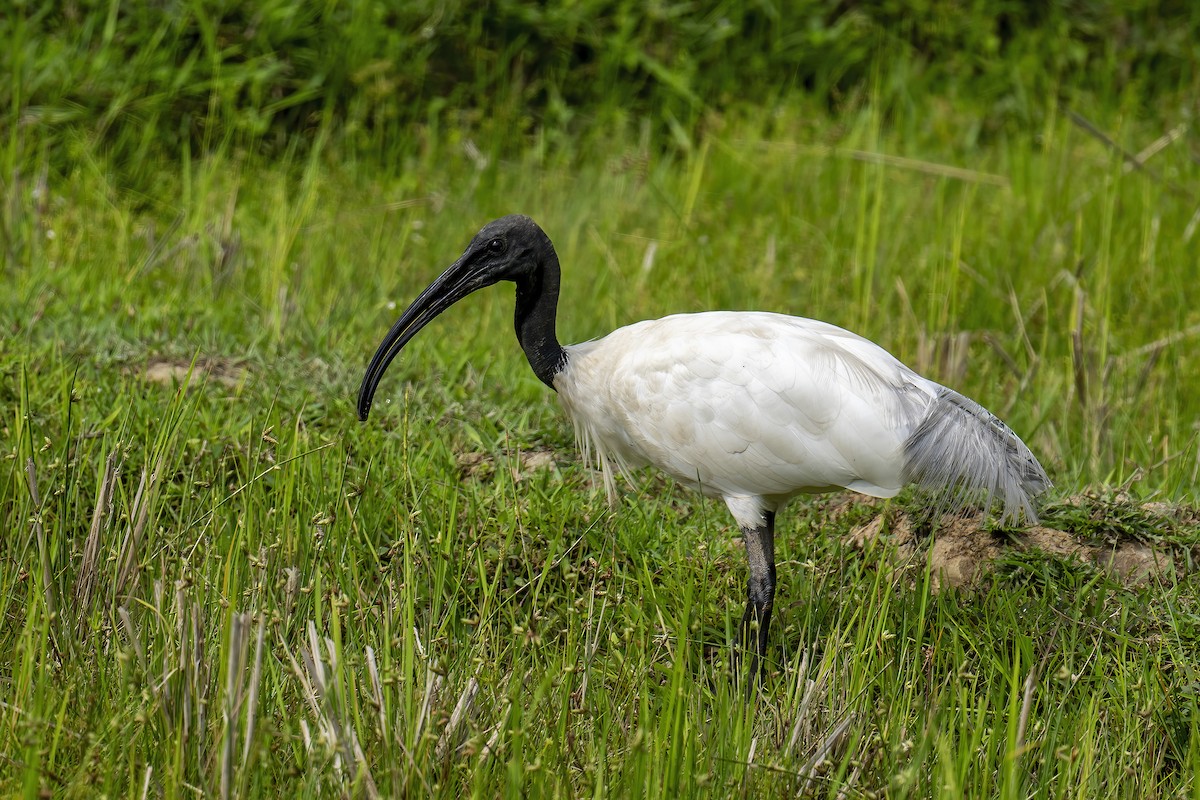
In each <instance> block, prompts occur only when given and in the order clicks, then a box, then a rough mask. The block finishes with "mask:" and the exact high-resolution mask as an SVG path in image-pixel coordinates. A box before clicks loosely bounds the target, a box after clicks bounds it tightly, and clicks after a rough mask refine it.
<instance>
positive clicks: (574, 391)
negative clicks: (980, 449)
mask: <svg viewBox="0 0 1200 800" xmlns="http://www.w3.org/2000/svg"><path fill="white" fill-rule="evenodd" d="M555 388H557V389H558V391H559V394H560V397H561V398H562V402H563V405H564V407H565V408H566V410H567V412H568V414H569V415H570V416H571V418H572V420H573V421H574V423H575V425H576V430H577V433H578V434H579V438H580V440H581V444H582V445H583V446H584V448H585V450H587V449H591V450H594V451H596V452H597V453H598V454H599V455H600V456H601V457H602V459H604V458H607V459H609V460H612V461H614V462H616V464H617V465H618V466H621V465H629V466H640V465H643V464H652V465H654V466H656V467H658V468H659V469H662V470H663V471H665V472H667V473H668V474H670V475H672V476H673V477H675V478H676V479H678V480H680V481H682V482H684V483H687V484H690V485H693V486H696V487H698V488H700V489H701V490H702V491H704V492H705V493H706V494H710V495H713V496H724V497H729V496H738V495H756V496H761V497H766V498H772V499H774V500H778V501H781V500H783V499H786V498H787V497H789V496H791V495H793V494H796V493H798V492H814V491H828V490H832V489H838V488H849V489H853V490H856V491H859V492H863V493H865V494H869V495H874V496H878V497H890V496H893V495H895V494H896V493H897V492H898V491H899V489H900V487H901V486H903V485H904V484H905V483H906V482H907V481H908V479H909V476H907V475H906V474H905V458H904V452H905V443H906V442H907V440H908V439H909V437H910V436H911V434H912V433H913V431H914V430H916V429H917V426H918V425H920V423H921V421H922V420H923V419H924V418H925V417H926V416H927V412H928V410H929V408H930V406H931V405H932V404H933V403H934V402H935V401H936V398H937V394H938V390H939V389H940V388H941V387H939V386H938V385H937V384H936V383H934V382H932V381H929V380H927V379H925V378H923V377H921V376H920V375H918V374H916V373H915V372H913V371H912V370H911V369H909V368H908V367H906V366H904V365H903V364H902V363H900V362H899V361H897V360H896V359H895V358H893V357H892V356H891V355H890V354H888V353H887V351H885V350H883V349H882V348H880V347H879V346H878V345H876V344H874V343H872V342H870V341H868V340H867V339H864V338H862V337H860V336H856V335H855V334H852V333H850V332H848V331H845V330H843V329H841V328H838V327H836V326H833V325H829V324H827V323H823V322H818V321H815V320H809V319H803V318H799V317H790V316H786V315H781V314H770V313H763V312H707V313H701V314H680V315H675V316H670V317H664V318H662V319H657V320H650V321H646V322H639V323H636V324H633V325H629V326H627V327H624V328H620V329H618V330H616V331H614V332H613V333H611V334H609V335H608V336H606V337H604V338H603V339H598V340H595V341H592V342H586V343H584V344H581V345H576V346H574V347H569V348H567V366H566V369H565V370H564V371H563V373H562V374H561V375H560V376H559V377H558V378H557V379H556V380H555Z"/></svg>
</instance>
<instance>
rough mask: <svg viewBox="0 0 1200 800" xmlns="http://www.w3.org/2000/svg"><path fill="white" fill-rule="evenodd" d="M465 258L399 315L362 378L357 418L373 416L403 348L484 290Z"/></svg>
mask: <svg viewBox="0 0 1200 800" xmlns="http://www.w3.org/2000/svg"><path fill="white" fill-rule="evenodd" d="M463 261H464V259H461V258H460V259H459V260H458V261H455V262H454V263H453V264H451V265H450V267H449V269H447V270H446V271H445V272H443V273H442V274H441V275H440V276H438V278H437V280H435V281H434V282H433V283H431V284H429V287H428V288H427V289H426V290H425V291H423V292H421V294H420V295H419V296H418V297H417V299H416V300H414V301H413V302H412V305H410V306H409V307H408V309H407V310H406V311H405V312H404V313H403V314H401V315H400V319H398V320H396V324H395V325H393V326H392V329H391V330H390V331H388V334H387V336H385V337H384V338H383V341H382V342H381V343H380V345H379V349H377V350H376V351H375V355H374V356H372V358H371V363H370V364H368V365H367V373H366V374H365V375H364V376H363V380H362V386H360V387H359V388H358V419H359V421H360V422H366V420H367V415H369V414H370V413H371V401H372V400H373V399H374V398H375V389H376V387H378V386H379V380H380V379H381V378H382V377H383V373H384V372H385V371H387V368H388V365H389V364H391V363H392V359H394V358H395V357H396V356H397V355H399V353H400V351H401V350H403V349H404V345H406V344H408V343H409V341H410V340H411V339H412V338H413V337H414V336H416V335H417V333H418V332H419V331H420V330H421V329H422V328H424V327H425V326H426V325H428V324H429V322H430V321H431V320H432V319H433V318H434V317H436V316H437V315H438V314H441V313H442V312H443V311H445V310H446V309H447V308H449V307H450V306H452V305H454V304H455V303H457V302H458V301H459V300H461V299H463V298H464V297H466V296H467V295H469V294H470V293H471V292H473V291H475V290H476V289H481V288H483V286H484V285H486V284H484V283H481V282H480V281H479V280H478V279H477V277H478V276H476V275H471V274H470V273H469V272H466V271H464V267H463Z"/></svg>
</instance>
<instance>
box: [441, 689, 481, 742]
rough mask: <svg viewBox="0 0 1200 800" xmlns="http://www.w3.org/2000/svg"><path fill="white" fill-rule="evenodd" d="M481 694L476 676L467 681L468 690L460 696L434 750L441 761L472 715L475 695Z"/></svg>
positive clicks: (464, 690)
mask: <svg viewBox="0 0 1200 800" xmlns="http://www.w3.org/2000/svg"><path fill="white" fill-rule="evenodd" d="M478 693H479V681H478V680H476V679H475V677H474V676H472V677H471V679H470V680H469V681H467V685H466V688H464V689H463V691H462V694H461V695H459V696H458V702H457V703H455V704H454V710H453V711H451V712H450V721H449V722H447V723H446V727H445V729H444V730H443V731H442V735H441V737H440V738H439V739H438V743H437V747H435V748H434V751H433V754H434V757H435V758H436V759H437V760H438V761H441V760H442V759H443V758H445V757H446V754H447V753H448V752H449V751H450V748H451V746H452V743H453V742H454V736H455V734H456V733H457V732H458V728H459V726H460V725H461V724H462V721H463V719H464V718H465V717H466V716H467V714H468V713H470V710H471V707H472V705H474V703H475V695H476V694H478Z"/></svg>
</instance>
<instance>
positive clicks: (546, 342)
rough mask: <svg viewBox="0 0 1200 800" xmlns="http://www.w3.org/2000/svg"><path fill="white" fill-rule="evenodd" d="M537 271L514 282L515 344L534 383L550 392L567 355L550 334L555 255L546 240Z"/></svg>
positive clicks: (554, 303)
mask: <svg viewBox="0 0 1200 800" xmlns="http://www.w3.org/2000/svg"><path fill="white" fill-rule="evenodd" d="M538 266H539V268H538V269H537V270H535V271H534V273H533V275H532V276H530V277H528V278H524V279H522V280H519V281H517V313H516V319H515V323H516V328H517V341H519V342H520V343H521V349H522V350H524V351H525V357H526V358H527V359H529V366H530V367H532V368H533V373H534V374H535V375H537V376H538V380H540V381H541V382H542V383H544V384H546V385H547V386H549V387H550V388H551V389H553V388H554V376H555V375H557V374H558V373H560V372H562V369H563V367H565V366H566V364H567V353H566V351H565V350H563V348H562V345H560V344H559V343H558V336H557V335H556V333H555V331H554V321H555V316H556V315H557V313H558V275H559V267H558V255H557V254H556V253H555V252H554V245H552V244H550V240H549V239H547V240H546V242H545V248H544V249H543V251H542V252H541V253H539V254H538Z"/></svg>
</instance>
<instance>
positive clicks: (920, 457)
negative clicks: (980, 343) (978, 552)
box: [904, 386, 1050, 523]
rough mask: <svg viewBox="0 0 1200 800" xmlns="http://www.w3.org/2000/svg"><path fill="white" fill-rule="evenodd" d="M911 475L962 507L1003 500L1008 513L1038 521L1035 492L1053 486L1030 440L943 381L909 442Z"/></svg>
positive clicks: (1008, 518)
mask: <svg viewBox="0 0 1200 800" xmlns="http://www.w3.org/2000/svg"><path fill="white" fill-rule="evenodd" d="M904 454H905V466H904V477H905V480H906V481H911V482H913V483H917V484H919V485H920V486H922V487H923V488H925V489H929V490H932V491H933V492H935V493H937V494H939V495H941V496H942V497H943V498H945V499H946V500H947V501H948V503H949V504H950V505H951V506H954V507H961V506H965V505H968V504H970V503H972V502H975V501H976V500H977V499H979V498H980V497H982V500H983V504H984V507H985V508H987V507H988V506H990V505H991V504H992V502H993V500H998V501H999V502H1000V503H1001V504H1002V505H1003V508H1004V511H1003V519H1004V520H1005V521H1006V522H1017V521H1018V520H1019V519H1020V517H1021V515H1022V514H1024V515H1025V519H1026V521H1028V522H1030V523H1034V522H1037V511H1036V509H1035V507H1034V502H1033V501H1034V498H1035V497H1037V495H1039V494H1041V493H1042V492H1043V491H1044V490H1045V489H1047V488H1049V486H1050V479H1049V478H1047V477H1046V471H1045V470H1044V469H1042V465H1041V464H1039V463H1038V460H1037V459H1036V458H1035V457H1034V455H1033V453H1031V452H1029V448H1028V447H1026V446H1025V443H1024V442H1022V441H1021V439H1020V438H1019V437H1018V436H1017V435H1016V434H1015V433H1013V432H1012V429H1011V428H1009V427H1008V426H1007V425H1005V424H1004V423H1003V422H1001V421H1000V419H999V418H998V417H996V415H994V414H992V413H991V412H990V411H988V410H987V409H986V408H984V407H983V406H981V405H979V404H978V403H976V402H975V401H974V400H971V399H969V398H967V397H964V396H962V395H961V394H959V393H958V392H955V391H953V390H951V389H947V388H946V387H944V386H942V387H939V391H938V396H937V399H936V400H935V401H934V403H933V405H932V406H930V407H929V412H928V414H927V415H926V416H925V419H924V420H923V421H922V422H921V424H920V425H918V426H917V428H916V430H914V431H913V432H912V434H911V435H910V436H909V437H908V441H906V442H905V443H904Z"/></svg>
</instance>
